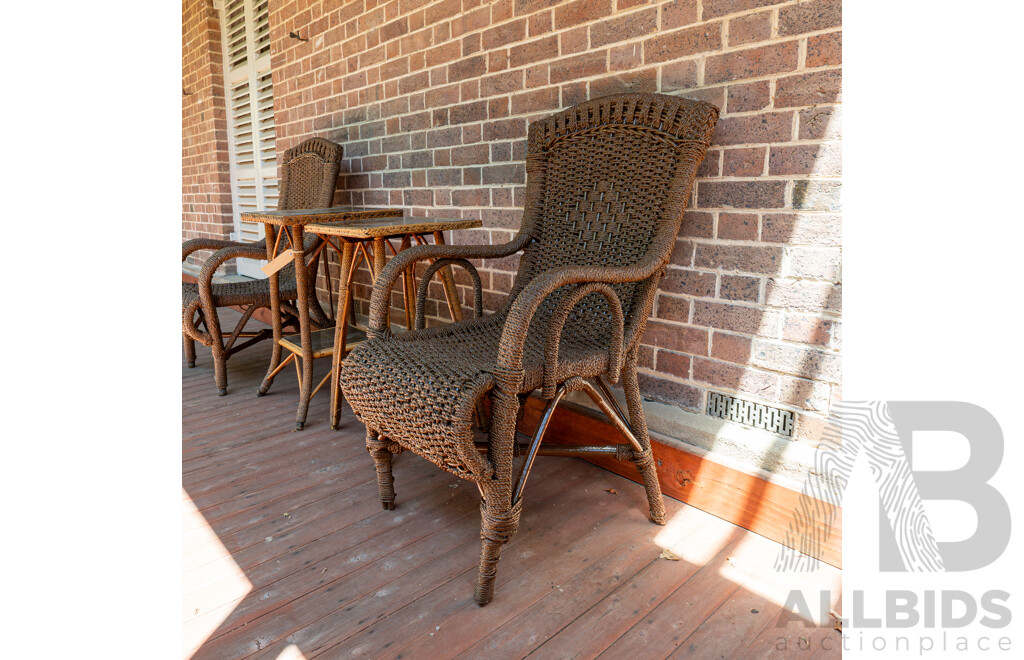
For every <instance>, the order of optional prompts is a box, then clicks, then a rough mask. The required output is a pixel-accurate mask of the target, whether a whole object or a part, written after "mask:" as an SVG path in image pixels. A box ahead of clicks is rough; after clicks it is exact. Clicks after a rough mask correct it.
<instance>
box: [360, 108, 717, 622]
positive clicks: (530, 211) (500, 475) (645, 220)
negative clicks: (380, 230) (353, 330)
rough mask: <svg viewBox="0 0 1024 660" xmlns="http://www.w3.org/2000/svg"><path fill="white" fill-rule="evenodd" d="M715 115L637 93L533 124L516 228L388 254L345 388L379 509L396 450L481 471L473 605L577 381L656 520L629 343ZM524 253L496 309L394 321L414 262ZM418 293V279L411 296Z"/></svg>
mask: <svg viewBox="0 0 1024 660" xmlns="http://www.w3.org/2000/svg"><path fill="white" fill-rule="evenodd" d="M717 118H718V111H717V110H716V109H715V108H714V107H713V106H711V105H708V104H707V103H702V102H698V101H691V100H687V99H681V98H674V97H670V96H663V95H657V94H634V95H620V96H610V97H605V98H601V99H597V100H594V101H590V102H587V103H583V104H581V105H578V106H576V107H573V108H570V109H568V110H565V111H563V112H560V113H558V114H556V115H554V116H552V117H550V118H548V119H545V120H543V121H539V122H536V123H534V124H532V125H531V126H530V130H529V137H528V155H527V162H526V170H527V192H526V208H525V212H524V216H523V222H522V226H521V228H520V230H519V232H518V233H517V234H516V235H515V236H514V237H513V238H512V240H511V241H509V242H508V243H506V244H504V245H489V246H470V245H449V246H423V247H415V248H412V249H410V250H407V251H405V252H402V253H400V254H399V255H397V256H396V257H395V258H393V259H392V260H391V262H390V263H389V264H388V265H387V267H386V268H385V269H384V271H383V272H382V274H381V275H380V277H378V279H377V281H376V282H375V284H374V289H373V295H372V300H371V305H370V332H369V336H370V339H369V340H368V341H367V342H365V343H364V344H362V345H361V346H358V347H357V348H356V349H354V350H353V351H352V353H350V354H349V356H348V357H347V358H346V360H345V362H344V363H343V365H342V370H341V374H340V381H341V386H342V388H343V391H344V394H345V396H346V397H347V398H348V401H349V403H350V404H351V406H352V408H353V410H354V411H355V413H356V415H357V416H358V417H359V419H360V420H362V421H363V422H364V423H365V424H366V428H367V438H366V444H367V448H368V449H369V451H370V452H371V454H372V455H373V458H374V461H375V463H376V468H377V480H378V484H379V488H380V498H381V502H382V503H383V505H384V508H385V509H391V508H393V507H394V500H395V492H394V489H393V485H392V484H393V480H392V475H391V456H392V454H394V453H398V452H400V451H402V450H403V449H409V450H412V451H413V452H415V453H417V454H419V455H421V456H423V457H424V458H426V459H428V460H430V461H432V462H433V463H435V464H437V465H438V466H440V467H441V468H443V469H445V470H448V471H449V472H452V473H454V474H456V475H458V476H460V477H462V478H465V479H469V480H471V481H473V482H475V483H476V484H477V486H478V488H479V490H480V492H481V495H482V496H483V501H482V503H481V517H482V523H481V530H480V535H481V538H482V549H481V553H480V566H479V575H478V582H477V588H476V601H477V603H479V604H480V605H484V604H486V603H488V602H489V601H490V600H491V598H492V597H493V593H494V577H495V571H496V567H497V562H498V558H499V552H500V548H501V546H502V545H503V544H504V543H505V542H506V541H508V539H509V537H510V536H511V535H512V534H513V533H514V532H515V530H516V527H517V525H518V521H519V515H520V512H521V510H522V499H521V496H522V492H523V486H524V483H525V481H526V477H527V475H528V474H529V471H530V467H531V465H532V463H533V460H534V458H535V457H536V456H537V454H538V453H562V454H563V455H564V454H566V453H567V452H566V451H565V449H564V448H563V449H561V450H559V449H558V448H554V449H553V450H551V451H546V450H545V448H541V447H540V441H541V439H542V438H543V435H544V430H545V428H546V426H547V420H548V419H549V418H550V415H551V413H552V412H553V411H554V408H555V406H557V405H558V402H559V401H560V399H561V398H562V396H563V395H564V394H565V393H566V392H569V391H573V390H583V391H585V392H586V393H587V394H589V395H590V397H591V398H592V399H593V400H594V401H595V402H596V403H597V404H598V405H599V407H600V408H601V409H602V410H603V411H604V413H605V414H606V415H608V416H609V418H610V419H611V420H612V422H613V423H615V425H616V426H617V428H619V430H620V431H621V432H622V434H623V436H624V437H625V439H626V440H627V441H628V442H627V443H626V444H620V445H617V446H615V447H590V448H586V449H587V450H589V451H591V452H595V453H597V452H600V453H604V454H606V455H607V454H612V455H614V456H616V457H617V458H619V459H620V460H630V461H633V462H634V464H635V465H636V467H637V468H638V469H639V470H640V472H641V473H642V475H643V480H644V483H645V487H646V490H647V498H648V503H649V505H650V517H651V520H653V521H654V522H656V523H659V524H664V522H665V508H664V503H663V502H662V497H661V489H660V486H659V485H658V480H657V475H656V472H655V467H654V462H653V459H652V455H651V446H650V441H649V439H648V433H647V424H646V421H645V419H644V413H643V408H642V407H641V399H640V392H639V389H638V385H637V373H636V360H637V350H638V345H639V340H640V337H641V335H642V334H643V330H644V326H645V324H646V321H647V317H648V316H649V314H650V312H651V306H652V303H653V300H654V295H655V292H656V290H657V287H658V282H659V280H660V279H661V275H662V273H663V271H664V267H665V265H666V263H667V262H668V260H669V257H670V255H671V252H672V248H673V246H674V245H675V241H676V234H677V233H678V231H679V226H680V221H681V219H682V217H683V209H684V208H685V206H686V204H687V201H688V199H689V196H690V191H691V188H692V185H693V179H694V175H695V173H696V171H697V166H698V165H699V164H700V162H701V160H702V159H703V158H704V154H705V152H706V150H707V147H708V143H709V141H710V139H711V135H712V132H713V130H714V125H715V122H716V121H717ZM520 251H521V252H522V258H521V261H520V262H519V272H518V275H517V276H516V279H515V282H514V283H513V286H512V290H511V292H510V295H509V298H508V301H507V303H506V304H505V305H504V307H502V308H501V309H500V310H499V311H498V312H496V313H495V314H493V315H490V316H487V317H481V316H479V314H478V316H477V318H475V319H472V320H466V321H461V322H458V323H453V324H450V325H446V326H442V327H437V328H431V329H427V330H422V329H419V330H415V331H413V332H408V333H402V334H397V335H391V333H390V332H389V330H388V328H387V318H388V307H389V304H390V290H391V288H392V286H393V285H394V283H395V281H396V280H397V279H398V278H399V277H400V276H401V274H402V272H403V271H404V270H405V269H406V268H408V267H409V266H410V264H412V263H414V262H415V261H416V260H420V259H438V258H444V259H450V260H453V261H450V262H448V263H459V264H460V265H462V266H463V267H464V268H468V269H470V270H472V269H473V266H472V265H471V264H470V262H469V261H466V260H467V259H497V258H502V257H506V256H509V255H512V254H515V253H517V252H520ZM425 290H426V287H423V286H421V287H420V294H421V295H422V294H423V292H424V291H425ZM421 304H422V301H417V309H418V308H419V306H420V305H421ZM602 375H607V377H608V380H610V381H611V382H613V383H614V382H616V381H617V380H619V379H620V378H621V379H622V385H623V387H624V389H625V394H626V403H627V406H628V411H629V420H628V421H627V420H626V418H625V417H624V416H623V415H622V413H621V411H620V410H619V408H618V405H617V403H616V402H615V400H614V398H612V397H611V396H610V392H609V390H608V389H607V385H606V384H605V382H604V380H602V378H601V376H602ZM588 379H592V380H593V381H594V383H593V384H592V383H591V382H589V381H588ZM595 385H596V387H595ZM537 389H540V391H541V396H542V398H544V399H546V400H547V401H548V406H547V409H546V410H545V412H544V415H543V416H542V419H541V423H540V424H539V426H538V428H537V430H536V433H535V434H534V436H533V438H532V440H531V442H530V444H529V445H528V446H527V447H525V448H520V447H519V446H518V444H517V442H516V423H517V419H518V416H519V412H520V410H521V407H522V404H523V402H524V399H525V397H526V396H527V395H528V394H529V393H530V392H532V391H534V390H537ZM485 394H489V395H490V399H491V402H492V403H491V413H492V419H491V424H490V431H489V440H488V442H487V443H486V444H484V443H480V446H479V447H478V446H477V445H476V444H475V443H474V439H473V413H474V409H475V407H476V404H477V402H478V401H480V400H481V397H483V396H484V395H485ZM521 453H522V454H525V458H524V459H523V461H522V463H521V467H520V468H519V469H518V470H514V469H513V457H514V456H516V455H519V454H521Z"/></svg>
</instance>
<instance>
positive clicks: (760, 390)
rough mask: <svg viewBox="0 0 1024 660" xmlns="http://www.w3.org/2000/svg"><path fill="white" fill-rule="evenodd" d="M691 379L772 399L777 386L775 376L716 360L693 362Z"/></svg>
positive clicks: (777, 380)
mask: <svg viewBox="0 0 1024 660" xmlns="http://www.w3.org/2000/svg"><path fill="white" fill-rule="evenodd" d="M693 379H694V380H695V381H698V382H704V383H708V384H710V385H714V386H716V387H721V388H725V389H729V390H734V391H736V392H746V393H748V394H754V395H756V396H759V397H761V398H771V397H774V396H775V392H776V390H777V388H778V385H779V377H778V376H777V375H776V374H773V373H769V372H767V371H761V370H759V369H751V368H749V367H741V366H738V365H735V364H729V363H728V362H719V361H717V360H702V359H696V360H694V361H693Z"/></svg>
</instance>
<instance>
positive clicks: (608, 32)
mask: <svg viewBox="0 0 1024 660" xmlns="http://www.w3.org/2000/svg"><path fill="white" fill-rule="evenodd" d="M673 27H674V26H673ZM657 29H658V9H657V7H650V8H648V9H644V10H642V11H637V12H631V13H629V14H626V15H625V16H618V17H615V18H610V19H608V20H605V21H601V22H599V23H594V24H593V25H591V26H590V47H591V48H600V47H601V46H605V45H607V44H610V43H615V42H616V41H624V40H626V39H632V38H634V37H639V36H641V35H646V34H650V33H652V32H654V31H656V30H657ZM662 29H667V28H662Z"/></svg>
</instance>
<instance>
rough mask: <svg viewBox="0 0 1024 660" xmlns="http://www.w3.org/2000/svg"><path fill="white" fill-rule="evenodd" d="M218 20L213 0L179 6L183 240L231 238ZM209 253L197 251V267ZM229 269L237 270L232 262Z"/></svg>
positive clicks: (194, 257)
mask: <svg viewBox="0 0 1024 660" xmlns="http://www.w3.org/2000/svg"><path fill="white" fill-rule="evenodd" d="M221 53H222V51H221V36H220V18H219V14H218V13H217V11H216V10H215V9H214V7H213V2H212V0H185V1H184V2H183V3H182V7H181V87H182V89H181V94H182V96H181V177H182V180H181V192H182V200H181V202H182V207H181V225H182V232H181V237H182V240H186V239H189V238H198V237H211V238H225V239H226V238H228V235H229V234H230V233H231V231H232V229H233V227H232V217H231V181H230V174H229V169H228V167H229V165H228V143H227V120H226V115H227V111H226V109H225V106H224V64H223V55H222V54H221ZM209 255H210V251H208V250H204V251H201V252H197V253H193V255H192V256H190V257H189V260H188V263H190V264H194V265H199V264H201V263H202V260H203V259H205V258H206V257H208V256H209ZM228 268H233V265H229V266H228Z"/></svg>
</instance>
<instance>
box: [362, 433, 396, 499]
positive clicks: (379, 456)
mask: <svg viewBox="0 0 1024 660" xmlns="http://www.w3.org/2000/svg"><path fill="white" fill-rule="evenodd" d="M366 449H367V451H369V452H370V456H372V457H373V463H374V465H375V466H376V468H377V489H378V491H379V492H380V503H381V506H383V507H384V509H386V510H388V511H390V510H392V509H394V508H395V478H394V476H392V474H391V449H390V448H389V447H388V441H387V440H385V439H383V438H381V436H380V434H378V433H377V432H376V431H374V430H372V429H370V428H367V429H366Z"/></svg>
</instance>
